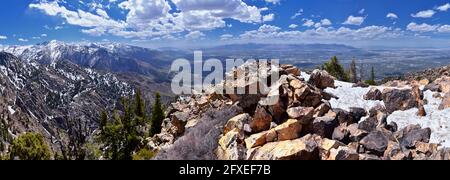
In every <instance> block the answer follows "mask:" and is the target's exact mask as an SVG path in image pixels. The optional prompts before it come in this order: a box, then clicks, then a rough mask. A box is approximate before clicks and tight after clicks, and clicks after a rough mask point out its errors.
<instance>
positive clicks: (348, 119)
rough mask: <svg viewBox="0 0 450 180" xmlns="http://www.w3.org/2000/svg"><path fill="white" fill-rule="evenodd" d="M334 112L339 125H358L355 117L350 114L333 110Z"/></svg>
mask: <svg viewBox="0 0 450 180" xmlns="http://www.w3.org/2000/svg"><path fill="white" fill-rule="evenodd" d="M333 111H334V112H336V115H337V120H338V122H339V124H343V123H347V124H353V123H356V121H355V120H354V119H353V115H352V114H350V112H347V111H345V110H343V109H338V108H336V109H333Z"/></svg>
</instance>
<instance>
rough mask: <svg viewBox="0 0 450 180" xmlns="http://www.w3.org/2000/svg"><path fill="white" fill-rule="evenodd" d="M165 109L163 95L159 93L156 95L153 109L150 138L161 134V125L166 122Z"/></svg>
mask: <svg viewBox="0 0 450 180" xmlns="http://www.w3.org/2000/svg"><path fill="white" fill-rule="evenodd" d="M164 117H165V115H164V109H163V106H162V104H161V95H159V93H156V94H155V104H154V105H153V108H152V119H151V127H150V136H153V135H155V134H158V133H160V132H161V124H162V122H163V120H164Z"/></svg>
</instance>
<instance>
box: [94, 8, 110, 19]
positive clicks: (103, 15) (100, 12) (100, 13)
mask: <svg viewBox="0 0 450 180" xmlns="http://www.w3.org/2000/svg"><path fill="white" fill-rule="evenodd" d="M96 12H97V14H98V15H100V16H102V17H103V18H105V19H109V16H108V13H107V12H106V11H105V10H103V9H97V11H96Z"/></svg>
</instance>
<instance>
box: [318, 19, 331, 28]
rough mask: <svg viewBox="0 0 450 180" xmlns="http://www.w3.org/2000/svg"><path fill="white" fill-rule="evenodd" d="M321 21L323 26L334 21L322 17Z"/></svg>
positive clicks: (329, 24)
mask: <svg viewBox="0 0 450 180" xmlns="http://www.w3.org/2000/svg"><path fill="white" fill-rule="evenodd" d="M320 23H321V24H322V26H331V25H332V23H331V21H330V20H329V19H322V20H320Z"/></svg>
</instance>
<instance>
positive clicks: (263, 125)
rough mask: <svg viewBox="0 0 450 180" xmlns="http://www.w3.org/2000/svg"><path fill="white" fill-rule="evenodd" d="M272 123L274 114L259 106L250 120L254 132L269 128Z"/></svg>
mask: <svg viewBox="0 0 450 180" xmlns="http://www.w3.org/2000/svg"><path fill="white" fill-rule="evenodd" d="M271 123H272V116H271V115H270V114H269V113H268V112H267V111H266V109H265V108H263V107H260V106H258V107H257V108H256V110H255V115H254V116H253V118H252V120H251V121H250V123H249V124H250V128H251V129H252V132H253V133H258V132H261V131H265V130H268V129H269V128H270V124H271Z"/></svg>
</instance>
